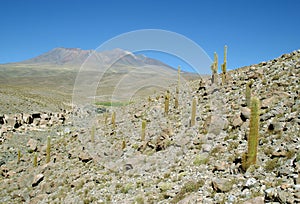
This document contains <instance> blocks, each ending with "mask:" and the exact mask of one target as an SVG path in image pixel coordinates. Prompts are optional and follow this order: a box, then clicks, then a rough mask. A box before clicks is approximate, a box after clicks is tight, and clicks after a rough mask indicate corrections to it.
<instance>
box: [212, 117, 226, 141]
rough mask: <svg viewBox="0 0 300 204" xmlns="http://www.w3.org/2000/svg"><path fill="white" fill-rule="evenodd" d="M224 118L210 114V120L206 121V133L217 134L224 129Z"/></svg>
mask: <svg viewBox="0 0 300 204" xmlns="http://www.w3.org/2000/svg"><path fill="white" fill-rule="evenodd" d="M225 123H226V120H225V119H223V118H221V117H220V116H218V115H213V116H211V120H210V121H209V123H208V133H211V134H214V135H216V136H218V135H219V134H220V133H221V131H222V130H223V129H224V126H225Z"/></svg>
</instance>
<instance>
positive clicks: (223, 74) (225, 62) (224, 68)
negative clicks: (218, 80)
mask: <svg viewBox="0 0 300 204" xmlns="http://www.w3.org/2000/svg"><path fill="white" fill-rule="evenodd" d="M221 67H222V84H225V83H226V72H227V45H225V46H224V63H223V64H222V65H221Z"/></svg>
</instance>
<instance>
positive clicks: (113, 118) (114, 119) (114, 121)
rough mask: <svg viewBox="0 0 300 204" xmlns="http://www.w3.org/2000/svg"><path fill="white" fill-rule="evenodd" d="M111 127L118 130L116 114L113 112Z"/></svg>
mask: <svg viewBox="0 0 300 204" xmlns="http://www.w3.org/2000/svg"><path fill="white" fill-rule="evenodd" d="M111 125H112V128H113V129H114V128H116V112H113V113H112V115H111Z"/></svg>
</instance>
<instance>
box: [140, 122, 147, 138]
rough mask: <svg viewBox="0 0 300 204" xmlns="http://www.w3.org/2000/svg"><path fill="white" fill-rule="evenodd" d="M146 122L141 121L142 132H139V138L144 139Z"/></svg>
mask: <svg viewBox="0 0 300 204" xmlns="http://www.w3.org/2000/svg"><path fill="white" fill-rule="evenodd" d="M146 124H147V122H146V121H145V120H143V121H142V134H141V140H142V141H145V138H146Z"/></svg>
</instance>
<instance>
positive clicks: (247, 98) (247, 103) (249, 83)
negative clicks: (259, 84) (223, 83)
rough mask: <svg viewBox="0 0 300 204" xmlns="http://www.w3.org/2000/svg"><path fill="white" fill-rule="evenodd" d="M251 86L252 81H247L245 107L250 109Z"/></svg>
mask: <svg viewBox="0 0 300 204" xmlns="http://www.w3.org/2000/svg"><path fill="white" fill-rule="evenodd" d="M252 84H253V81H252V80H251V81H249V82H248V83H247V84H246V105H247V107H250V102H251V86H252Z"/></svg>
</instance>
